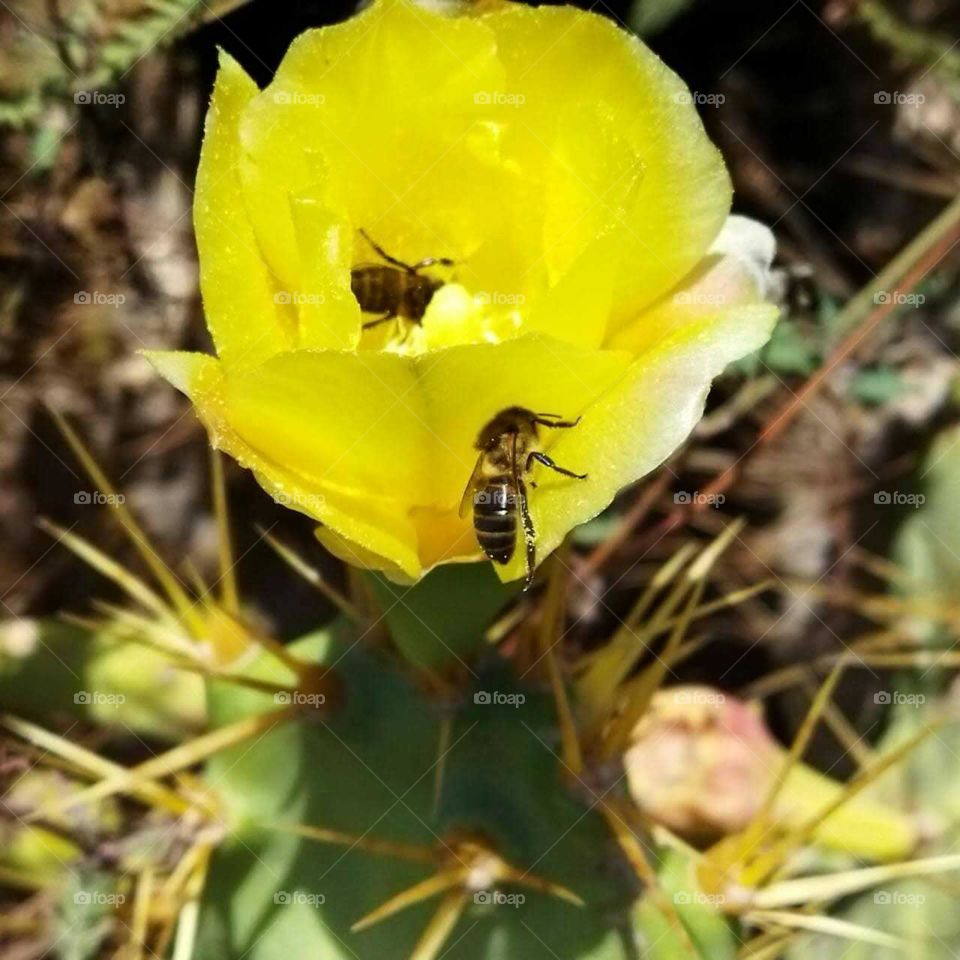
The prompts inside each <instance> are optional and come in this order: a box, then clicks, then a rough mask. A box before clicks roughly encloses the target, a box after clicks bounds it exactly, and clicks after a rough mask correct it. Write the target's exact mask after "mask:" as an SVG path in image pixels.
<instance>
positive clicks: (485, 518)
mask: <svg viewBox="0 0 960 960" xmlns="http://www.w3.org/2000/svg"><path fill="white" fill-rule="evenodd" d="M473 529H474V530H475V531H476V534H477V543H479V544H480V549H481V550H483V552H484V553H485V554H486V556H487V557H488V558H489V559H490V560H492V561H493V562H494V563H507V562H508V561H509V560H510V558H511V557H512V556H513V550H514V547H515V545H516V542H517V495H516V490H515V488H514V485H513V478H512V477H510V476H499V477H490V478H488V479H487V481H486V483H484V485H483V486H482V487H478V488H477V490H476V492H475V493H474V495H473Z"/></svg>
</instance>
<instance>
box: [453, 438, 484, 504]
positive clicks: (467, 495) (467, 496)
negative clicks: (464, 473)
mask: <svg viewBox="0 0 960 960" xmlns="http://www.w3.org/2000/svg"><path fill="white" fill-rule="evenodd" d="M482 466H483V454H482V453H481V454H480V456H479V457H477V463H476V465H475V466H474V468H473V473H471V474H470V479H469V480H468V481H467V486H466V489H465V490H464V491H463V496H462V497H461V498H460V509H459V510H458V511H457V513H458V514H459V515H460V517H465V516H466V515H467V507H468V505H469V504H470V503H471V502H472V500H473V491H474V490H475V489H476V487H477V478H478V477H479V476H480V469H481V467H482Z"/></svg>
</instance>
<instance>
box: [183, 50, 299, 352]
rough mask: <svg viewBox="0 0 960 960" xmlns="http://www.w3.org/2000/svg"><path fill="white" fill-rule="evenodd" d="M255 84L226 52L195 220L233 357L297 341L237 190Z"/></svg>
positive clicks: (214, 322) (210, 290)
mask: <svg viewBox="0 0 960 960" xmlns="http://www.w3.org/2000/svg"><path fill="white" fill-rule="evenodd" d="M257 92H258V91H257V87H256V84H255V83H254V82H253V81H252V80H251V79H250V78H249V77H248V76H247V75H246V74H245V73H244V72H243V68H242V67H240V65H239V64H238V63H237V62H236V61H235V60H233V59H232V58H231V57H230V56H228V55H227V54H225V53H222V54H221V55H220V71H219V73H218V74H217V81H216V84H215V86H214V90H213V100H212V102H211V104H210V111H209V113H208V114H207V121H206V130H205V134H204V139H203V147H202V149H201V151H200V166H199V168H198V170H197V188H196V195H195V198H194V209H193V219H194V227H195V229H196V234H197V247H198V249H199V252H200V287H201V290H202V293H203V306H204V311H205V313H206V316H207V326H208V327H209V328H210V333H211V335H212V336H213V340H214V343H215V344H216V346H217V353H218V354H219V355H220V357H221V358H222V359H223V360H224V361H225V362H228V363H234V364H237V365H241V364H254V363H259V362H260V361H261V360H263V359H265V358H266V357H269V356H271V355H273V354H274V353H277V352H278V351H280V350H285V349H287V348H288V347H290V346H291V345H292V343H293V335H294V330H295V316H294V314H293V311H292V310H290V309H284V307H283V305H282V304H278V303H277V301H276V298H275V293H276V290H277V286H276V284H275V282H274V278H273V276H272V275H271V273H270V271H269V269H268V268H267V266H266V264H265V263H264V261H263V258H262V257H261V255H260V249H259V247H258V245H257V240H256V237H255V236H254V233H253V227H252V226H251V224H250V221H249V219H248V217H247V213H246V209H245V207H244V205H243V201H242V197H241V190H240V172H239V152H240V144H239V140H238V136H237V132H238V128H239V123H240V118H241V116H242V115H243V111H244V109H245V108H246V107H247V105H248V104H249V103H250V102H251V101H252V100H253V98H254V97H255V96H256V95H257Z"/></svg>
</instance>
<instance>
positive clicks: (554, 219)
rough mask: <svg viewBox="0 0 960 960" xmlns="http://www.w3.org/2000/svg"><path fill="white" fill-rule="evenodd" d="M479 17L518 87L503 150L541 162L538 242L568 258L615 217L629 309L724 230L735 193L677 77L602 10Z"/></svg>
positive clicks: (509, 85)
mask: <svg viewBox="0 0 960 960" xmlns="http://www.w3.org/2000/svg"><path fill="white" fill-rule="evenodd" d="M482 19H483V22H485V23H487V24H489V25H490V26H491V27H492V28H493V30H494V31H495V33H496V36H497V49H498V54H499V56H500V58H501V60H502V61H503V62H504V64H505V66H506V71H507V75H506V79H505V81H504V82H505V84H506V87H505V88H504V89H505V90H506V91H508V92H511V93H518V94H521V95H523V96H524V97H525V100H524V103H523V105H522V106H520V107H518V108H517V109H516V111H515V112H516V115H517V120H516V123H515V124H514V125H513V126H512V127H511V129H510V132H509V137H508V139H507V142H506V143H505V144H504V147H503V150H504V153H505V154H507V155H508V156H510V157H511V158H514V157H515V158H516V162H517V163H518V164H519V165H521V166H522V167H523V169H524V171H525V172H529V171H532V170H534V169H536V167H537V166H538V164H539V165H540V166H541V167H543V169H544V170H545V171H546V173H545V175H544V180H545V182H544V183H543V184H542V185H539V188H540V189H541V190H542V191H544V192H545V193H546V195H547V197H548V211H549V212H548V217H547V221H546V224H547V225H546V227H545V232H544V238H543V240H544V245H550V247H549V249H553V246H552V245H553V244H554V243H557V242H558V239H559V238H561V237H562V238H563V241H562V243H563V250H564V255H565V257H566V259H567V260H572V259H573V256H574V252H575V251H576V250H577V249H580V250H582V249H584V248H585V247H586V246H587V245H588V244H589V243H590V242H591V241H592V240H593V238H594V237H596V236H597V234H598V233H600V232H602V231H603V230H604V229H605V228H606V227H607V225H609V224H610V223H613V224H615V225H616V229H617V231H618V233H619V236H620V239H621V242H622V248H623V260H622V264H621V267H620V271H619V276H618V280H617V284H616V288H615V294H614V308H615V313H616V316H615V318H614V319H615V322H623V321H625V320H628V319H630V318H632V317H633V316H634V315H635V314H636V312H637V311H638V310H639V309H640V308H641V307H643V306H644V305H646V304H648V303H649V302H651V301H652V300H653V299H654V298H655V297H657V296H658V295H660V294H662V293H663V292H664V291H665V290H667V289H669V288H670V287H672V286H673V285H674V284H675V283H676V282H677V280H678V279H679V278H680V277H681V276H683V274H685V273H686V272H687V271H688V270H689V269H690V268H691V267H693V265H694V264H696V263H697V261H698V260H699V259H700V258H701V257H702V256H703V254H704V253H705V252H706V250H707V248H708V246H709V245H710V242H711V241H712V240H713V238H714V237H715V236H716V235H717V233H718V231H719V230H720V228H721V226H722V224H723V222H724V219H725V218H726V215H727V211H728V210H729V206H730V196H731V188H730V182H729V178H728V176H727V173H726V170H725V168H724V165H723V160H722V158H721V157H720V155H719V153H718V151H717V150H716V148H715V147H714V146H713V145H712V144H711V143H710V141H709V139H708V138H707V136H706V134H705V132H704V130H703V125H702V123H701V122H700V119H699V117H698V116H697V113H696V108H695V107H694V105H693V104H692V103H691V102H690V101H691V98H690V96H689V93H688V91H687V88H686V86H685V85H684V84H683V82H682V81H681V80H680V79H679V78H678V77H677V76H676V74H674V73H673V72H672V71H671V70H669V69H668V68H667V67H666V66H665V65H664V64H663V63H662V61H660V60H659V58H658V57H657V56H656V55H655V54H654V53H652V52H651V51H650V50H649V49H647V48H646V47H645V46H644V45H643V44H642V43H640V41H639V40H637V39H636V38H635V37H632V36H631V35H629V34H628V33H627V32H626V31H623V30H621V29H619V28H618V27H617V26H616V25H615V24H614V23H613V22H612V21H610V20H609V19H607V18H605V17H601V16H599V15H597V14H593V13H586V12H582V11H579V10H574V9H573V8H571V7H536V8H533V7H527V6H523V5H520V4H516V5H513V4H509V5H505V6H504V7H502V8H498V9H497V10H496V11H495V12H494V13H491V14H488V15H486V16H484V17H482ZM558 85H559V86H560V87H561V88H562V89H560V90H558ZM578 146H579V149H577V147H578ZM550 161H553V162H552V163H551V162H550ZM544 164H547V165H546V166H544ZM611 177H612V179H611ZM548 255H549V254H548ZM559 266H560V264H555V265H554V269H558V268H559Z"/></svg>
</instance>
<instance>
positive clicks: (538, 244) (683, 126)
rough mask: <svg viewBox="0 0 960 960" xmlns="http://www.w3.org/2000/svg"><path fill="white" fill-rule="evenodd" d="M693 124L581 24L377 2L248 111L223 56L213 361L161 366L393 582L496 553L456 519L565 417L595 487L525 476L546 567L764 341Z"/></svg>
mask: <svg viewBox="0 0 960 960" xmlns="http://www.w3.org/2000/svg"><path fill="white" fill-rule="evenodd" d="M691 101H692V98H691V96H690V94H689V93H688V91H687V89H686V87H685V86H684V85H683V83H682V82H681V81H680V80H679V78H678V77H677V76H676V75H675V74H673V73H672V72H671V71H670V70H669V69H668V68H667V67H666V66H664V64H663V63H662V62H661V61H660V60H659V59H658V58H657V57H656V56H655V55H654V54H653V53H651V52H650V51H649V50H648V49H647V48H646V47H645V46H643V44H642V43H640V41H639V40H637V39H636V38H635V37H632V36H630V35H628V34H627V33H626V32H624V31H623V30H621V29H619V28H618V27H616V26H615V25H614V24H613V23H612V22H611V21H609V20H607V19H605V18H603V17H601V16H597V15H595V14H591V13H586V12H583V11H581V10H578V9H575V8H572V7H541V8H531V7H527V6H521V5H519V4H510V3H506V2H503V3H492V4H483V5H478V6H477V7H476V8H474V9H473V10H471V9H470V8H468V7H467V8H465V9H464V10H463V11H462V12H461V13H460V14H459V15H449V14H443V13H438V12H435V11H429V10H427V9H425V8H423V7H421V6H418V5H417V4H416V3H414V2H413V0H379V2H376V3H374V4H372V5H371V6H370V7H369V8H367V9H366V10H364V11H363V12H362V13H360V14H358V15H357V16H355V17H354V18H352V19H350V20H348V21H347V22H345V23H341V24H338V25H336V26H332V27H326V28H322V29H316V30H310V31H307V32H306V33H304V34H303V35H302V36H300V37H299V38H298V39H297V40H296V41H295V42H294V43H293V45H292V46H291V48H290V50H289V51H288V53H287V55H286V57H285V58H284V60H283V62H282V64H281V65H280V68H279V70H278V71H277V74H276V77H275V78H274V80H273V82H272V83H270V85H269V86H268V87H267V88H266V89H265V90H262V91H261V90H258V89H257V87H256V85H255V84H254V83H253V81H252V80H250V78H249V77H248V76H247V75H246V74H245V73H244V71H243V70H242V69H241V68H240V66H238V64H237V63H236V62H235V61H233V60H232V59H230V58H229V57H227V56H224V57H223V59H222V62H221V66H220V71H219V74H218V76H217V81H216V86H215V89H214V93H213V100H212V104H211V107H210V111H209V114H208V117H207V125H206V133H205V137H204V143H203V149H202V154H201V160H200V169H199V172H198V175H197V189H196V202H195V210H194V216H195V224H196V235H197V244H198V247H199V252H200V266H201V286H202V292H203V300H204V307H205V311H206V316H207V322H208V324H209V328H210V332H211V334H212V336H213V340H214V342H215V344H216V350H217V357H216V358H214V357H210V356H205V355H201V354H197V353H171V352H158V353H152V354H150V357H151V359H152V361H153V363H154V364H155V365H156V367H157V368H158V369H159V370H160V372H161V373H162V374H163V375H164V376H165V377H167V378H168V379H169V380H170V381H171V382H172V383H173V384H174V385H176V386H177V387H178V388H179V389H181V390H182V391H183V392H184V393H186V394H187V395H188V396H189V397H190V398H191V400H192V401H193V403H194V405H195V407H196V409H197V412H198V413H199V415H200V417H201V419H202V420H203V422H204V424H205V425H206V427H207V429H208V431H209V433H210V436H211V439H212V442H213V443H214V444H215V445H216V446H218V447H220V448H222V449H223V450H225V451H226V452H227V453H229V454H230V455H232V456H233V457H235V458H236V459H237V460H238V461H239V462H240V463H241V464H243V465H244V466H246V467H249V468H250V469H252V470H253V471H254V472H255V474H256V476H257V478H258V480H259V482H260V483H261V484H262V485H263V487H264V488H265V489H266V490H267V491H269V492H270V493H271V494H273V495H274V496H275V497H276V498H277V499H278V500H281V501H282V502H284V503H287V504H289V505H290V506H291V507H293V508H295V509H298V510H300V511H301V512H303V513H305V514H307V515H309V516H311V517H313V518H314V519H316V520H318V521H319V522H320V527H319V529H318V531H317V534H318V536H319V538H320V539H321V540H322V541H323V543H324V544H326V546H327V547H329V548H330V549H331V550H333V551H334V552H335V553H337V554H338V555H340V556H342V557H344V558H345V559H347V560H349V561H351V562H353V563H356V564H360V565H362V566H364V567H368V568H373V569H377V570H382V571H384V572H385V573H386V574H387V575H388V576H390V577H392V578H394V579H397V580H403V581H412V580H415V579H417V578H419V577H420V576H422V575H423V574H424V573H425V572H426V571H428V570H429V569H431V568H432V567H434V566H436V565H437V564H441V563H446V562H450V561H466V560H476V559H480V558H481V556H482V554H481V552H480V550H479V547H478V545H477V541H476V538H475V536H474V532H473V529H472V526H471V518H470V516H469V515H468V516H466V517H461V516H459V513H458V507H459V504H460V501H461V496H462V494H463V492H464V489H465V487H466V485H467V483H468V480H469V478H470V476H471V472H472V470H473V468H474V464H475V462H476V458H477V451H476V449H475V447H474V444H475V441H476V438H477V435H478V433H479V431H480V430H481V429H482V428H483V427H484V425H485V424H487V423H488V422H489V421H490V420H491V419H492V418H493V417H494V416H495V415H496V414H497V413H498V412H500V411H502V410H504V409H506V408H509V407H514V406H519V407H524V408H527V409H529V410H532V411H537V412H540V411H545V412H552V413H555V414H559V415H561V416H563V417H564V418H567V419H569V420H575V419H576V418H577V417H579V418H580V421H579V423H578V424H577V426H576V427H574V428H571V429H564V430H543V431H542V434H543V436H542V442H543V444H544V449H545V450H547V451H549V455H550V456H551V457H553V458H555V459H556V461H557V462H558V463H559V464H561V465H563V466H565V467H568V468H569V469H571V470H573V471H575V472H577V473H586V474H588V478H587V479H586V480H582V481H580V480H576V479H571V478H569V477H564V476H561V475H558V474H556V473H553V472H551V471H549V470H547V469H546V468H545V467H543V466H539V465H533V468H532V472H531V474H530V476H529V479H531V480H533V481H534V482H535V483H536V487H535V488H533V487H532V486H531V488H530V490H529V506H530V511H531V514H532V520H533V524H534V529H535V531H536V544H537V558H538V560H539V559H542V558H543V557H544V556H546V555H547V554H548V553H549V552H550V551H551V550H553V549H554V548H555V547H557V545H558V544H559V543H560V542H561V540H562V539H563V537H564V536H565V534H566V533H567V532H568V531H569V530H570V529H571V528H572V527H574V526H576V525H577V524H579V523H583V522H584V521H585V520H588V519H590V518H591V517H593V516H595V515H596V514H597V513H599V512H600V511H601V510H603V509H604V507H606V506H607V505H608V504H609V503H610V502H611V500H612V499H613V497H614V496H615V494H616V493H617V491H618V490H620V489H621V488H622V487H624V486H625V485H626V484H629V483H631V482H632V481H634V480H637V479H638V478H640V477H641V476H643V475H644V474H646V473H647V472H649V471H650V470H652V469H653V468H654V467H656V466H657V465H659V464H660V463H662V462H663V460H664V459H665V458H666V457H667V456H669V455H670V453H671V452H672V451H673V450H674V449H675V448H676V447H677V446H678V445H679V444H680V443H681V442H682V441H683V440H684V438H685V437H686V436H687V435H688V434H689V432H690V430H691V429H692V428H693V426H694V424H695V423H696V422H697V420H698V418H699V417H700V415H701V413H702V409H703V404H704V399H705V397H706V393H707V390H708V388H709V385H710V382H711V380H712V379H713V378H714V377H715V376H716V375H717V374H718V373H720V372H721V371H722V370H723V368H724V367H725V366H726V365H727V364H728V363H729V362H730V361H732V360H735V359H737V358H739V357H741V356H743V355H744V354H746V353H748V352H750V351H753V350H755V349H757V348H758V347H759V346H761V345H762V344H763V343H764V341H765V340H766V339H767V337H768V336H769V332H770V329H771V326H772V324H773V321H774V319H775V315H776V311H775V309H774V308H773V307H771V306H770V305H769V304H766V303H764V302H763V292H764V291H763V279H764V277H763V274H764V272H765V270H766V269H768V268H769V262H770V258H771V257H772V240H771V238H770V236H769V233H768V232H767V231H766V230H765V229H764V228H762V227H759V225H756V224H751V223H750V222H749V221H747V222H744V221H742V219H741V218H730V219H729V220H728V214H729V209H730V202H731V187H730V182H729V178H728V176H727V172H726V169H725V167H724V164H723V161H722V159H721V157H720V155H719V153H718V152H717V150H716V149H715V147H714V146H713V145H712V144H711V143H710V141H709V140H708V138H707V136H706V134H705V133H704V130H703V127H702V125H701V123H700V120H699V118H698V116H697V113H696V110H695V107H694V106H693V104H692V102H691ZM374 245H377V246H379V247H380V248H381V250H382V253H380V252H378V251H377V250H376V248H375V246H374ZM383 254H385V255H386V256H388V257H393V258H396V259H397V260H399V261H402V262H403V263H406V264H416V265H417V266H416V267H415V268H411V269H410V270H404V269H402V268H399V267H395V266H394V268H393V269H391V265H390V263H389V262H388V261H387V260H386V259H384V256H383ZM429 258H436V259H443V258H447V259H449V260H450V261H452V264H450V265H445V264H444V263H436V262H435V263H433V264H431V265H423V266H419V264H420V263H421V261H425V260H428V259H429ZM361 265H362V267H361ZM366 267H373V268H375V269H373V270H372V271H368V273H367V276H366V279H363V278H359V279H358V277H359V273H360V272H362V269H363V268H366ZM358 268H361V270H360V271H359V272H358ZM391 285H392V286H391ZM384 287H387V288H388V289H386V290H385V289H384ZM413 288H416V290H414V292H413V293H411V294H409V297H408V299H403V296H405V294H404V291H405V290H408V289H413ZM391 291H392V293H393V299H392V300H391V299H390V297H389V296H388V295H389V294H390V293H391ZM424 291H426V293H424ZM384 298H387V299H384ZM361 300H362V301H363V302H364V306H365V307H367V310H366V311H365V312H361V304H360V301H361ZM391 303H399V304H400V306H401V310H400V312H401V316H399V317H397V318H390V319H384V320H383V322H380V323H375V321H376V320H377V319H378V317H380V316H382V317H387V316H388V315H389V314H390V312H391V311H390V309H389V306H390V304H391ZM384 306H386V307H387V309H384ZM374 307H375V308H376V311H375V312H374V309H373V308H374ZM523 553H524V551H523V550H522V549H518V550H516V551H515V553H514V556H513V558H512V559H511V560H510V562H509V563H507V564H506V565H504V566H503V567H498V571H499V572H500V574H501V576H502V577H503V578H504V579H515V578H517V577H520V576H522V575H523V573H524V557H523Z"/></svg>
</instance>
